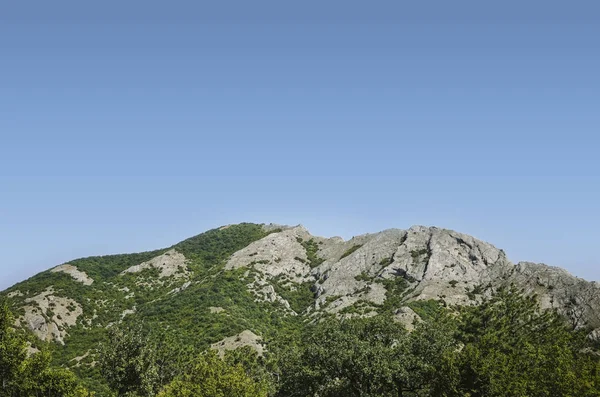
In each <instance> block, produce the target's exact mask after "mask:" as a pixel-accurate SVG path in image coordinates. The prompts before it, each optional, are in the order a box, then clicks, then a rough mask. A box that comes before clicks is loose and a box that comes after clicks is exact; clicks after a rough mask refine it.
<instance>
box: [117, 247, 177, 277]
mask: <svg viewBox="0 0 600 397" xmlns="http://www.w3.org/2000/svg"><path fill="white" fill-rule="evenodd" d="M152 268H154V269H158V270H160V277H161V278H163V277H175V278H180V277H187V275H188V270H187V266H186V259H185V256H183V254H181V253H180V252H178V251H176V250H175V249H171V250H169V251H167V252H165V253H164V254H162V255H159V256H156V257H154V258H152V259H150V260H149V261H147V262H142V263H140V264H139V265H135V266H132V267H130V268H128V269H126V270H124V271H123V272H121V274H126V273H139V272H141V271H142V270H144V269H152Z"/></svg>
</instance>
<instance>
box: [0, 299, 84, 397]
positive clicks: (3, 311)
mask: <svg viewBox="0 0 600 397" xmlns="http://www.w3.org/2000/svg"><path fill="white" fill-rule="evenodd" d="M14 323H15V320H14V317H13V315H12V313H11V311H10V309H9V308H8V305H7V304H6V303H5V302H0V377H1V379H2V383H1V384H0V397H3V396H6V397H9V396H10V397H21V396H22V397H32V396H33V397H36V396H40V397H41V396H44V397H65V396H66V397H75V396H89V394H88V393H87V391H86V390H85V389H83V388H81V387H78V386H77V378H76V377H75V375H74V374H73V373H72V372H71V371H68V370H66V369H57V368H52V367H50V354H49V353H48V352H47V351H41V352H38V353H35V354H32V355H31V356H28V354H27V342H26V340H25V336H24V335H23V334H22V333H20V332H19V331H18V330H17V329H15V328H14Z"/></svg>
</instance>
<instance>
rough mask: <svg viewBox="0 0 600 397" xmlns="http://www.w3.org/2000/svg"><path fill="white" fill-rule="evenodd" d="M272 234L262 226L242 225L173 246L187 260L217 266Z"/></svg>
mask: <svg viewBox="0 0 600 397" xmlns="http://www.w3.org/2000/svg"><path fill="white" fill-rule="evenodd" d="M273 232H275V230H274V231H271V232H266V231H265V230H264V229H263V227H262V226H261V225H256V224H253V223H240V224H238V225H230V226H225V227H222V228H219V229H213V230H209V231H207V232H205V233H202V234H200V235H198V236H195V237H192V238H189V239H187V240H184V241H182V242H180V243H178V244H176V245H174V246H173V248H175V249H176V250H177V251H179V252H181V253H182V254H183V255H185V257H186V258H193V259H199V260H200V261H201V263H203V264H205V265H216V264H219V263H221V262H223V261H224V260H226V259H227V258H228V257H229V256H230V255H231V254H233V253H234V252H236V251H239V250H241V249H242V248H244V247H246V246H248V245H249V244H250V243H252V242H253V241H256V240H260V239H261V238H263V237H265V236H266V235H268V234H269V233H273Z"/></svg>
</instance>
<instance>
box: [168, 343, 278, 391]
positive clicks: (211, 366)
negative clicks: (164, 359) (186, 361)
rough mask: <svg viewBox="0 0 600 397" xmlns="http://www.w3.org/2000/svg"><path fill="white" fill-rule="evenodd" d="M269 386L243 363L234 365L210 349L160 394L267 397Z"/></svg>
mask: <svg viewBox="0 0 600 397" xmlns="http://www.w3.org/2000/svg"><path fill="white" fill-rule="evenodd" d="M267 390H268V386H267V385H266V384H265V383H263V382H257V381H255V380H254V379H252V377H251V376H249V375H248V374H247V373H246V370H245V369H244V367H243V366H242V365H240V364H231V363H230V362H227V361H224V360H222V359H221V358H219V357H218V356H217V354H216V353H215V352H214V351H212V350H211V351H208V352H206V353H204V354H203V355H201V356H199V357H198V358H197V360H196V361H195V363H194V366H193V368H192V369H191V370H190V371H188V372H187V373H186V374H185V375H182V376H181V377H179V378H177V379H176V380H174V381H173V382H171V383H170V384H169V385H167V386H166V387H165V388H164V390H163V391H162V392H161V393H160V394H159V396H160V397H267Z"/></svg>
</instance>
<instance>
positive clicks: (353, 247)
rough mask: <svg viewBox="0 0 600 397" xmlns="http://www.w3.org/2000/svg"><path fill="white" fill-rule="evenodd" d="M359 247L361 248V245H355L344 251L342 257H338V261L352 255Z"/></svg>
mask: <svg viewBox="0 0 600 397" xmlns="http://www.w3.org/2000/svg"><path fill="white" fill-rule="evenodd" d="M360 247H362V244H356V245H353V246H352V247H350V248H348V249H347V250H346V252H344V253H343V254H342V256H341V257H340V259H342V258H345V257H347V256H348V255H350V254H352V253H353V252H354V251H356V250H357V249H359V248H360Z"/></svg>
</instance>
